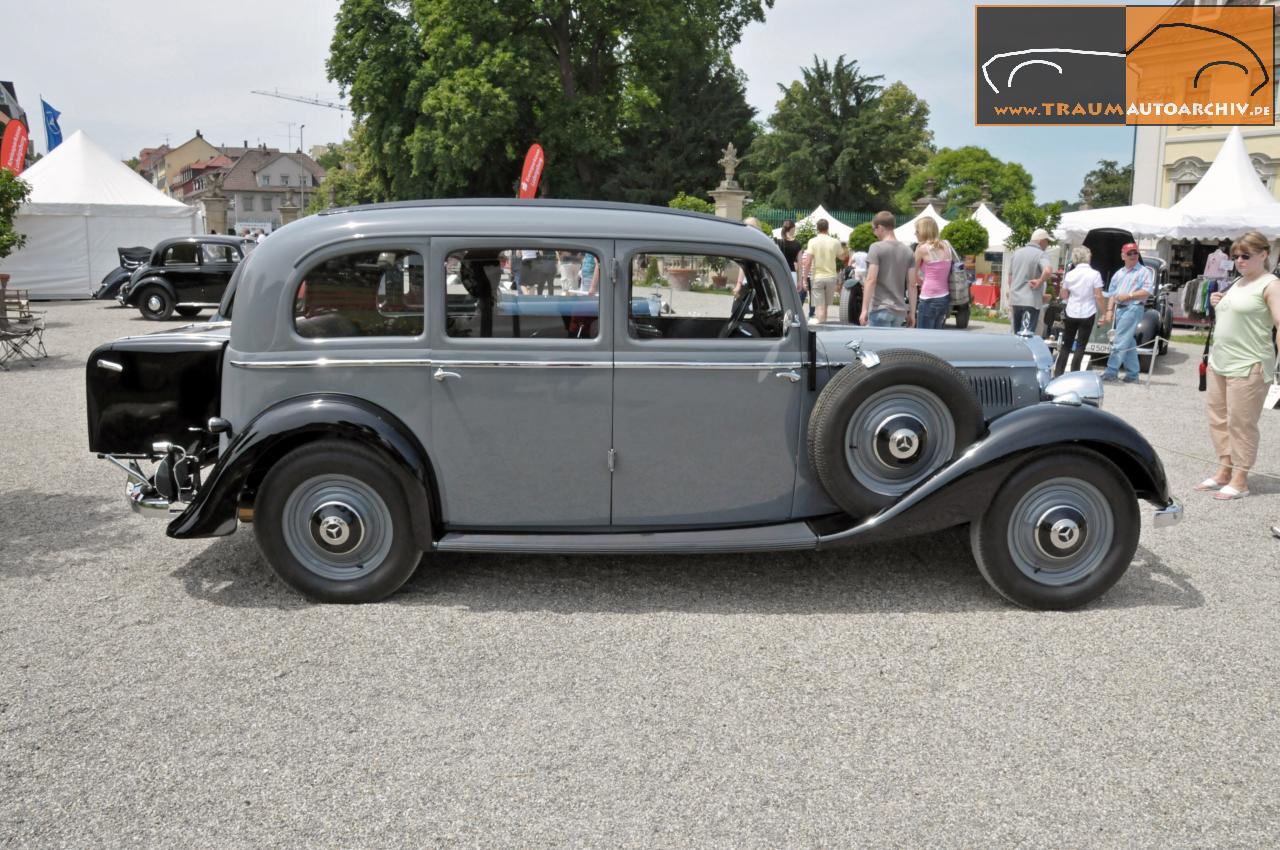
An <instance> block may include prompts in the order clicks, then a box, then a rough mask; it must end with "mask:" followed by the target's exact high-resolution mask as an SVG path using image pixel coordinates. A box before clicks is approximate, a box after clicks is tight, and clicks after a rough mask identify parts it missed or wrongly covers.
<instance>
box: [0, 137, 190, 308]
mask: <svg viewBox="0 0 1280 850" xmlns="http://www.w3.org/2000/svg"><path fill="white" fill-rule="evenodd" d="M22 179H23V180H25V181H26V182H27V183H28V184H29V185H30V186H31V197H30V199H29V201H28V202H27V203H26V204H24V205H23V206H22V207H21V208H20V209H19V210H18V214H17V216H15V217H14V226H15V227H16V228H17V229H18V230H19V231H20V232H22V233H24V234H26V237H27V244H26V245H25V246H24V247H23V248H22V249H21V250H19V251H15V252H14V253H13V254H11V255H9V256H8V257H7V258H5V259H4V260H3V261H0V271H3V272H6V273H7V274H9V275H10V276H11V280H10V281H9V285H10V286H11V287H13V288H16V289H27V290H30V291H31V297H32V298H38V299H41V298H45V299H50V298H85V297H88V295H89V294H90V293H91V292H92V291H93V289H94V288H95V287H96V286H97V284H98V281H100V280H101V279H102V278H103V277H104V276H105V275H106V274H107V272H109V271H111V270H112V269H114V268H115V267H116V266H118V265H119V264H120V258H119V256H118V255H117V254H116V248H117V247H122V246H130V245H146V246H152V245H154V244H155V243H157V242H159V241H160V240H161V239H166V238H168V237H170V236H182V235H185V234H191V233H197V232H198V226H199V220H198V218H197V211H196V209H195V207H190V206H187V205H186V204H184V203H182V202H181V201H177V200H174V199H173V198H170V197H168V196H166V195H165V194H164V193H162V192H160V191H159V190H157V189H156V188H154V187H153V186H152V185H151V184H150V183H148V182H147V181H146V180H143V179H142V178H141V177H139V176H138V175H137V174H135V173H134V172H133V171H132V170H130V169H129V167H128V166H127V165H125V164H124V163H122V162H120V160H118V159H116V158H115V157H113V156H111V155H110V154H108V153H107V152H106V151H104V150H103V149H102V148H100V147H98V146H97V145H96V144H94V143H93V141H92V140H90V139H89V137H88V136H86V135H85V134H84V132H83V131H81V130H77V131H76V132H75V133H74V134H72V135H71V136H70V137H69V138H68V139H66V140H65V141H63V143H62V144H60V145H59V146H58V147H56V148H54V150H53V151H52V152H51V153H49V155H48V156H46V157H44V158H43V159H41V160H40V161H39V162H37V163H36V164H35V165H33V166H31V167H30V168H28V169H27V170H26V171H25V172H24V173H23V175H22Z"/></svg>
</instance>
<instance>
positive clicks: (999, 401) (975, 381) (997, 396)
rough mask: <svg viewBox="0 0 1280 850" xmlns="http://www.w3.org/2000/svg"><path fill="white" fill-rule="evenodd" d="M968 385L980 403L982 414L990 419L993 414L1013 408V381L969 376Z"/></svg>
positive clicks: (989, 376)
mask: <svg viewBox="0 0 1280 850" xmlns="http://www.w3.org/2000/svg"><path fill="white" fill-rule="evenodd" d="M969 384H970V386H972V387H973V391H974V393H976V394H977V396H978V401H980V402H982V412H983V414H985V415H986V416H988V417H990V416H991V414H993V413H998V412H1001V411H1005V410H1008V409H1009V408H1011V407H1013V379H1011V378H1005V377H996V376H993V375H971V376H969Z"/></svg>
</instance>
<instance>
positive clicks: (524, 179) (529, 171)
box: [516, 143, 544, 198]
mask: <svg viewBox="0 0 1280 850" xmlns="http://www.w3.org/2000/svg"><path fill="white" fill-rule="evenodd" d="M543 159H544V157H543V153H542V145H539V144H537V143H535V144H533V145H531V146H530V147H529V152H528V153H527V154H525V155H524V169H523V170H521V172H520V194H519V195H517V196H516V197H519V198H532V197H534V196H535V195H536V194H537V193H538V181H539V180H540V179H542V163H543Z"/></svg>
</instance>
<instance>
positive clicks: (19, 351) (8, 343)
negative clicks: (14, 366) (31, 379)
mask: <svg viewBox="0 0 1280 850" xmlns="http://www.w3.org/2000/svg"><path fill="white" fill-rule="evenodd" d="M41 321H42V322H43V319H42V320H41ZM35 332H36V331H35V322H20V321H19V322H15V321H13V320H11V319H0V369H3V370H5V371H6V372H7V371H9V366H8V365H7V364H8V363H9V361H10V360H13V359H14V358H18V359H20V360H23V361H25V362H26V363H27V365H28V366H34V365H36V360H37V359H38V358H39V357H40V356H42V355H40V354H39V352H40V351H43V350H44V345H43V343H37V344H35V345H33V343H32V341H31V338H32V337H33V336H34V335H35ZM43 356H47V354H46V355H43Z"/></svg>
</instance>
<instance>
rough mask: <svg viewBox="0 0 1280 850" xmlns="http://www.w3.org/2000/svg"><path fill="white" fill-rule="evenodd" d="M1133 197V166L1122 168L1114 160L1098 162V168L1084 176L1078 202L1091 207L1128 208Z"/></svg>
mask: <svg viewBox="0 0 1280 850" xmlns="http://www.w3.org/2000/svg"><path fill="white" fill-rule="evenodd" d="M1132 197H1133V164H1132V163H1130V164H1129V165H1126V166H1125V167H1124V168H1121V167H1120V164H1119V163H1118V162H1116V161H1115V160H1114V159H1100V160H1098V167H1097V168H1095V169H1093V170H1092V171H1090V172H1089V173H1088V174H1086V175H1085V176H1084V185H1083V186H1081V187H1080V200H1081V201H1082V202H1088V204H1089V206H1091V207H1123V206H1128V205H1129V203H1130V199H1131V198H1132Z"/></svg>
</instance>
